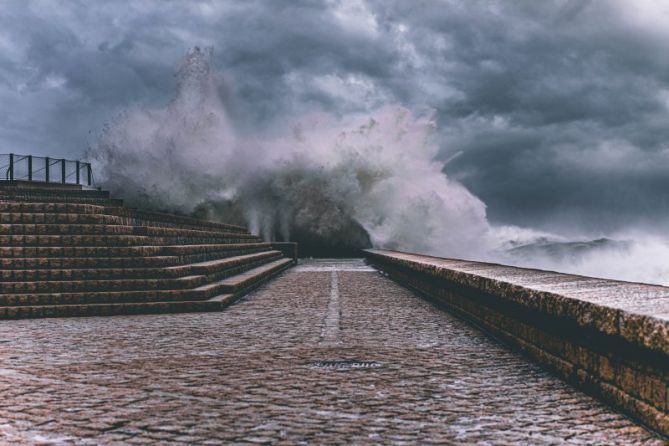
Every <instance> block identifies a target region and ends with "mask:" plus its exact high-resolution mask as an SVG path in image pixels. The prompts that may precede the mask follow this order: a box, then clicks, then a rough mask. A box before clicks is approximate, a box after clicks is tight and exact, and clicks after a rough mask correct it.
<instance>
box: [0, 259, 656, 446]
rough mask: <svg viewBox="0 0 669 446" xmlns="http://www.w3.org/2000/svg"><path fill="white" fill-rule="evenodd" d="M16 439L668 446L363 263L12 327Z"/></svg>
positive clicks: (5, 376) (6, 366) (11, 432)
mask: <svg viewBox="0 0 669 446" xmlns="http://www.w3.org/2000/svg"><path fill="white" fill-rule="evenodd" d="M0 358H2V365H1V366H0V442H1V443H3V444H52V443H53V444H61V443H64V444H67V443H70V442H71V443H76V444H114V443H117V444H152V443H157V444H228V443H251V444H296V443H297V444H299V443H304V444H323V443H341V444H352V443H354V444H414V443H420V444H606V445H614V444H620V445H634V444H664V442H663V441H662V440H660V439H659V438H657V437H656V436H654V435H653V434H652V433H651V432H649V431H647V430H646V429H644V428H643V427H641V426H639V425H637V424H635V423H634V422H632V421H630V420H628V419H627V418H625V417H624V416H623V415H620V414H619V413H617V412H615V411H613V410H611V409H609V408H607V407H606V406H604V405H602V404H600V403H598V402H597V401H596V400H594V399H592V398H590V397H588V396H587V395H585V394H583V393H581V392H579V391H577V390H575V389H573V388H572V387H570V386H569V385H568V384H566V383H564V382H562V381H561V380H559V379H557V378H554V377H553V376H551V375H550V374H548V373H547V372H544V371H543V370H542V369H541V368H539V367H538V366H536V365H533V364H531V363H529V362H527V361H526V360H525V359H524V358H523V357H522V356H520V355H519V354H517V353H515V352H513V351H511V350H508V349H507V348H505V347H504V346H501V345H499V344H497V343H496V342H495V341H493V340H491V339H490V338H488V337H487V336H486V335H484V334H483V333H481V332H480V331H478V330H477V329H476V328H473V327H472V326H470V325H468V324H467V323H465V322H462V321H460V320H459V319H457V318H455V317H453V316H451V315H449V314H448V313H445V312H444V311H442V310H439V309H437V308H434V307H433V306H432V305H430V304H429V303H427V302H426V301H424V300H422V299H421V298H419V297H417V296H415V295H414V294H413V293H411V292H410V291H408V290H406V289H404V288H402V287H400V286H399V285H397V284H395V283H394V282H392V281H390V280H388V279H387V278H385V277H384V276H382V275H381V274H379V273H378V272H376V271H375V270H373V269H371V268H369V267H367V266H366V265H365V264H364V263H363V262H362V261H360V260H338V261H325V260H321V261H311V262H303V263H302V264H300V265H299V266H298V267H296V268H293V269H292V270H289V271H288V272H286V273H284V274H283V275H282V276H280V277H279V278H277V279H275V280H274V281H272V282H270V283H269V284H267V285H265V286H263V287H262V288H260V289H258V290H257V291H256V292H254V293H252V294H250V295H248V296H247V297H246V298H245V299H243V300H242V301H240V302H239V303H237V304H235V305H233V306H232V307H230V308H228V309H226V310H225V311H223V312H221V313H199V314H174V315H149V316H117V317H106V318H71V319H38V320H20V321H2V323H0Z"/></svg>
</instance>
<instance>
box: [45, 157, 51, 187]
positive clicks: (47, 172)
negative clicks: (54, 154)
mask: <svg viewBox="0 0 669 446" xmlns="http://www.w3.org/2000/svg"><path fill="white" fill-rule="evenodd" d="M50 164H51V160H49V157H48V156H47V157H46V158H44V181H45V182H47V183H48V182H49V168H50V167H51V166H50Z"/></svg>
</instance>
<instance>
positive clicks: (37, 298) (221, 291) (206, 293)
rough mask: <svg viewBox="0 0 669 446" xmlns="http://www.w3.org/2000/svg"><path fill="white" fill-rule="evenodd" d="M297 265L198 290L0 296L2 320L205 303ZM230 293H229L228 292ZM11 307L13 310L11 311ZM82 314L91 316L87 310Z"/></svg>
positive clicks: (269, 267) (279, 265)
mask: <svg viewBox="0 0 669 446" xmlns="http://www.w3.org/2000/svg"><path fill="white" fill-rule="evenodd" d="M292 264H293V261H292V260H290V259H280V260H276V261H272V262H270V263H267V264H265V265H263V266H260V267H255V268H253V269H250V270H248V271H246V272H243V273H241V274H237V275H235V276H232V277H231V278H228V279H225V280H221V281H219V282H217V283H214V284H211V285H210V286H200V287H197V288H194V289H150V290H108V291H84V292H82V291H73V292H62V293H38V292H34V293H21V294H0V318H2V317H9V318H12V317H44V316H37V315H31V313H30V311H29V310H26V311H21V310H20V308H25V307H43V306H48V307H60V306H68V305H78V306H87V305H97V304H119V303H135V304H143V303H153V302H176V301H205V300H208V299H213V298H217V299H218V300H219V301H220V300H225V299H227V296H228V295H235V296H239V295H241V294H243V293H245V292H248V291H249V290H251V289H252V288H254V287H256V286H258V285H260V284H261V283H263V282H264V281H266V280H268V279H270V278H271V277H273V276H274V275H276V274H278V273H280V272H281V271H283V270H284V269H286V268H288V267H289V266H291V265H292ZM226 290H227V291H226ZM7 308H9V309H11V310H10V311H7ZM81 313H82V314H68V315H84V316H85V315H87V314H86V313H85V311H84V310H83V309H81Z"/></svg>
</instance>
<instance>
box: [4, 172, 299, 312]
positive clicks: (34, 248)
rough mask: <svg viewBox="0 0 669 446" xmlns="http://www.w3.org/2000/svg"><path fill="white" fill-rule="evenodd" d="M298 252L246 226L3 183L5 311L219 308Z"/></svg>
mask: <svg viewBox="0 0 669 446" xmlns="http://www.w3.org/2000/svg"><path fill="white" fill-rule="evenodd" d="M293 261H294V260H293V259H289V258H285V257H284V255H283V254H282V252H281V251H279V250H275V249H273V246H272V244H270V243H264V242H262V241H261V240H260V239H259V238H258V237H256V236H253V235H251V234H250V233H249V232H248V231H247V230H246V229H245V228H243V227H239V226H234V225H226V224H220V223H213V222H208V221H203V220H196V219H192V218H188V217H182V216H177V215H171V214H162V213H155V212H146V211H140V210H137V209H132V208H127V207H123V206H122V202H121V201H120V200H118V199H112V198H110V196H109V193H108V192H105V191H99V190H83V189H82V188H81V186H76V185H52V184H50V185H46V184H42V185H37V184H35V183H21V182H2V183H0V278H1V279H2V282H0V318H25V317H48V316H86V315H110V314H128V313H155V312H175V311H177V312H182V311H216V310H220V309H222V308H223V307H225V306H226V305H228V304H229V303H230V302H231V301H232V300H234V299H235V298H236V297H238V296H239V295H241V294H243V293H244V292H245V291H248V290H249V289H251V288H253V286H255V285H257V284H259V283H261V282H262V281H263V280H266V279H268V278H269V277H271V276H272V275H274V274H276V273H278V272H280V271H282V270H283V269H285V268H287V267H289V266H290V265H291V264H292V263H293Z"/></svg>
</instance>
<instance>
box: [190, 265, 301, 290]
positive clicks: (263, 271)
mask: <svg viewBox="0 0 669 446" xmlns="http://www.w3.org/2000/svg"><path fill="white" fill-rule="evenodd" d="M292 264H293V260H291V259H286V258H282V259H279V260H275V261H273V262H270V263H267V264H265V265H262V266H259V267H257V268H253V269H250V270H248V271H246V272H244V273H241V274H237V275H235V276H232V277H230V278H227V279H224V280H220V281H218V282H214V283H209V284H206V285H201V286H199V287H197V288H195V290H193V291H196V292H203V293H205V295H206V296H213V295H217V294H237V293H240V292H243V291H245V290H248V289H249V288H252V287H253V286H255V285H256V284H258V283H260V282H262V281H263V280H265V279H266V278H269V277H271V276H273V275H274V274H277V273H279V272H281V271H283V270H284V269H286V268H288V267H289V266H291V265H292Z"/></svg>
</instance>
